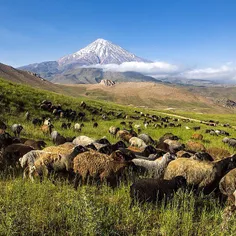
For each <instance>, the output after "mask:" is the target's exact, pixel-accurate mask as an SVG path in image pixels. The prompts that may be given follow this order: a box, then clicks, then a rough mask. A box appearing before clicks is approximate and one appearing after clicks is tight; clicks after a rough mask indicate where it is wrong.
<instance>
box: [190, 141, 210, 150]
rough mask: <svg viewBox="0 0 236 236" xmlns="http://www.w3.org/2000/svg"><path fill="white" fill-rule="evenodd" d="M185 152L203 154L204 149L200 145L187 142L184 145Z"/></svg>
mask: <svg viewBox="0 0 236 236" xmlns="http://www.w3.org/2000/svg"><path fill="white" fill-rule="evenodd" d="M186 150H188V151H192V152H205V151H206V148H205V146H204V145H203V144H202V143H198V142H194V141H188V142H187V144H186Z"/></svg>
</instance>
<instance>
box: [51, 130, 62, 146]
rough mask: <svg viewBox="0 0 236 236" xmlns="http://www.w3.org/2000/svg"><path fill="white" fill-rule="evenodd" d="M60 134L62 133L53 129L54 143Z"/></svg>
mask: <svg viewBox="0 0 236 236" xmlns="http://www.w3.org/2000/svg"><path fill="white" fill-rule="evenodd" d="M58 135H60V134H59V133H58V132H57V131H56V130H54V131H52V133H51V138H52V141H53V143H55V142H56V139H57V137H58Z"/></svg>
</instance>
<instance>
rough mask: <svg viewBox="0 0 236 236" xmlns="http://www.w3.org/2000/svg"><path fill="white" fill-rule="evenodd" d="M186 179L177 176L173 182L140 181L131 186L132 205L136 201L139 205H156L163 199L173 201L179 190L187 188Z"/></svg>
mask: <svg viewBox="0 0 236 236" xmlns="http://www.w3.org/2000/svg"><path fill="white" fill-rule="evenodd" d="M186 187H187V183H186V179H185V178H184V177H182V176H177V177H175V178H173V179H171V180H158V179H147V178H146V179H140V180H137V181H136V182H135V183H133V184H132V185H131V186H130V197H131V199H132V201H131V205H130V206H133V204H134V202H135V201H138V202H139V203H145V202H152V203H156V202H159V201H161V200H163V199H165V200H168V199H171V198H172V197H173V195H174V193H175V192H177V190H178V189H179V188H186Z"/></svg>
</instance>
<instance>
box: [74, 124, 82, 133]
mask: <svg viewBox="0 0 236 236" xmlns="http://www.w3.org/2000/svg"><path fill="white" fill-rule="evenodd" d="M82 127H83V124H79V123H75V125H74V130H75V131H78V132H80V131H81V129H82Z"/></svg>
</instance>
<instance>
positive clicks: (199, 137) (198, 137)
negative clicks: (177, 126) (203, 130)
mask: <svg viewBox="0 0 236 236" xmlns="http://www.w3.org/2000/svg"><path fill="white" fill-rule="evenodd" d="M191 138H192V139H195V140H203V135H202V134H197V133H195V134H193V135H192V137H191Z"/></svg>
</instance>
